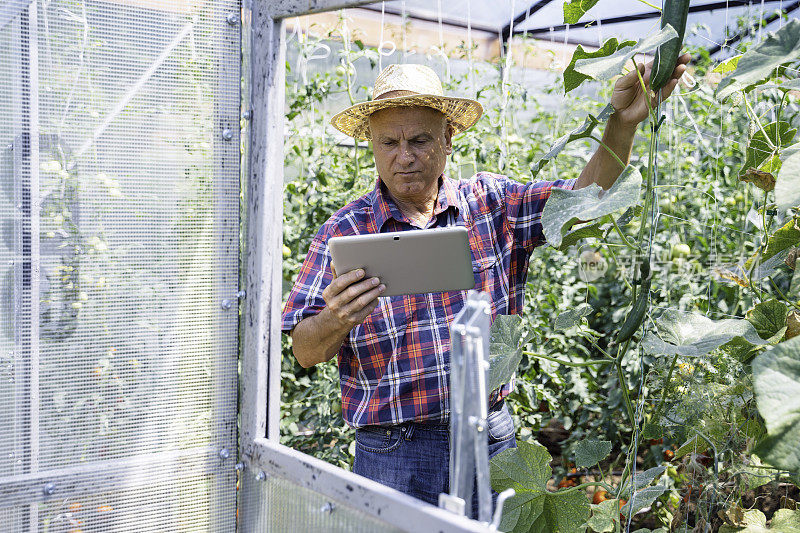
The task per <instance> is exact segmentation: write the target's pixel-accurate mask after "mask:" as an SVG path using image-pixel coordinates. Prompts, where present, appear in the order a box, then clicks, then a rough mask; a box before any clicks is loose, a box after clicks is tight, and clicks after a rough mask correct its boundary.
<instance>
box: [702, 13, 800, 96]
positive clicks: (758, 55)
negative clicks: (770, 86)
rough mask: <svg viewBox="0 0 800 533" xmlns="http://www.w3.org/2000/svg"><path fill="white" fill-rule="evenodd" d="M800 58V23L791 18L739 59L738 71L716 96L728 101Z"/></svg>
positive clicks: (720, 87) (721, 85)
mask: <svg viewBox="0 0 800 533" xmlns="http://www.w3.org/2000/svg"><path fill="white" fill-rule="evenodd" d="M798 58H800V20H797V19H792V20H790V21H789V22H787V23H786V24H784V25H783V27H782V28H781V29H779V30H778V31H776V32H774V33H772V32H770V33H768V34H767V36H766V37H765V38H764V40H763V41H761V42H760V43H759V44H757V45H755V46H754V47H752V48H750V49H749V50H748V51H747V52H745V53H744V54H743V55H742V57H741V58H740V59H739V62H738V64H737V65H736V70H734V71H733V72H732V73H730V74H729V75H728V76H727V77H725V78H724V79H723V80H722V81H721V82H720V84H719V86H718V87H717V97H718V98H720V99H723V98H726V97H728V96H730V95H731V94H733V93H734V92H736V91H740V90H745V91H747V90H750V89H751V88H753V87H755V86H756V85H758V84H759V83H761V82H763V81H765V80H766V79H768V78H769V77H771V76H773V75H774V74H775V72H776V69H778V67H781V66H784V65H786V64H788V63H791V62H792V61H795V60H797V59H798Z"/></svg>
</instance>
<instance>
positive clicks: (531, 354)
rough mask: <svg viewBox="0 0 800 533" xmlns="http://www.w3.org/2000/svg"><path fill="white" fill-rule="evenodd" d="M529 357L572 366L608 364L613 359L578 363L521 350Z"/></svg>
mask: <svg viewBox="0 0 800 533" xmlns="http://www.w3.org/2000/svg"><path fill="white" fill-rule="evenodd" d="M522 353H524V354H525V355H527V356H529V357H538V358H540V359H547V360H548V361H552V362H554V363H559V364H561V365H566V366H574V367H584V366H594V365H608V364H611V363H613V362H614V361H611V360H606V359H590V360H588V361H581V362H579V363H575V362H573V361H567V360H566V359H559V358H558V357H550V356H549V355H544V354H541V353H534V352H522Z"/></svg>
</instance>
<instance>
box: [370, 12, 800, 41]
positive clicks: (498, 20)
mask: <svg viewBox="0 0 800 533" xmlns="http://www.w3.org/2000/svg"><path fill="white" fill-rule="evenodd" d="M655 2H656V3H658V0H655ZM563 4H564V2H563V0H527V1H522V0H492V1H481V0H446V1H445V0H436V1H433V0H389V1H386V2H384V3H383V4H381V3H378V4H374V5H371V6H367V7H366V8H365V9H370V10H374V11H381V9H383V10H384V12H385V13H390V14H395V15H399V14H404V13H405V14H406V15H407V16H408V17H409V18H412V19H421V20H428V21H433V22H438V21H440V20H441V22H442V23H443V24H447V25H450V26H458V27H463V28H467V27H470V28H472V29H474V30H479V31H490V32H496V33H497V34H498V37H499V38H501V39H506V38H507V37H508V35H510V34H512V33H513V34H519V35H522V34H526V35H529V36H532V37H536V38H539V39H546V40H553V41H558V42H568V43H573V44H585V45H591V46H599V45H600V43H602V42H603V41H604V40H605V39H608V38H609V37H618V38H625V39H639V38H641V37H643V36H644V35H647V34H648V33H650V32H652V31H653V30H654V29H656V28H658V27H659V16H660V13H659V11H658V10H656V9H653V8H652V7H649V6H648V5H647V4H645V3H644V2H643V1H641V0H615V1H614V2H610V1H608V0H605V1H604V0H600V2H598V3H597V5H595V6H594V7H592V8H591V9H589V10H588V11H587V12H586V14H585V15H584V16H583V17H582V18H581V20H580V21H579V22H578V23H577V24H573V25H565V24H564V15H563V8H562V6H563ZM798 7H800V0H760V1H755V0H727V1H719V0H695V1H692V3H691V7H690V13H689V20H688V25H687V28H690V29H692V31H689V32H687V38H686V41H687V43H689V44H692V45H697V46H702V47H704V48H707V49H709V51H710V52H711V53H717V52H720V51H722V53H723V54H725V52H726V51H727V48H728V46H730V45H732V44H734V43H735V42H737V41H738V40H740V39H741V38H743V37H746V36H747V35H748V34H749V32H748V31H747V30H745V31H744V32H742V31H741V30H740V29H739V28H738V25H737V20H738V19H739V18H740V17H745V18H747V19H748V20H750V21H751V23H750V26H751V27H753V29H754V30H755V32H756V33H757V32H758V31H761V32H763V31H774V30H777V29H778V28H779V27H780V25H782V24H783V18H782V17H780V16H779V15H778V13H777V11H778V10H779V9H780V10H783V12H784V13H786V14H787V15H789V16H792V13H797V12H798V11H797V10H798ZM759 19H763V20H764V21H765V23H766V24H765V25H764V26H763V27H762V28H761V29H760V30H759V29H756V28H755V25H754V24H753V22H755V21H757V20H759ZM726 28H727V32H726ZM726 34H727V42H726Z"/></svg>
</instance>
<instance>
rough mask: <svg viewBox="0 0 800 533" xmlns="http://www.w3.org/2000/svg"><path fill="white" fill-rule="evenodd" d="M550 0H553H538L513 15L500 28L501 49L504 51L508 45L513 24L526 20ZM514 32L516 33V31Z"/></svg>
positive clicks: (550, 0)
mask: <svg viewBox="0 0 800 533" xmlns="http://www.w3.org/2000/svg"><path fill="white" fill-rule="evenodd" d="M552 1H553V0H538V1H537V2H536V3H534V4H532V5H531V6H530V7H528V9H526V10H525V11H523V12H521V13H520V14H519V15H517V16H516V17H514V20H512V21H511V22H509V23H508V24H506V25H505V26H503V28H502V29H501V30H500V45H501V47H502V49H503V51H505V49H506V47H507V46H508V39H509V37H511V31H512V29H513V28H514V26H516V25H518V24H522V23H523V22H525V21H526V20H528V19H529V18H530V16H531V15H533V14H534V13H536V12H537V11H539V10H540V9H542V8H543V7H545V6H546V5H548V4H549V3H551V2H552ZM514 33H515V34H516V32H514Z"/></svg>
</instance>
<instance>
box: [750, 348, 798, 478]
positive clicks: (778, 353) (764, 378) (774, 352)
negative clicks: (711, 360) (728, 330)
mask: <svg viewBox="0 0 800 533" xmlns="http://www.w3.org/2000/svg"><path fill="white" fill-rule="evenodd" d="M753 380H754V386H755V391H756V400H757V402H758V411H759V413H761V416H762V417H764V421H765V422H766V424H767V433H768V436H767V438H766V439H765V440H764V441H762V442H761V443H760V444H759V446H758V448H757V449H756V453H757V454H758V455H759V456H760V457H761V458H762V459H763V460H764V461H766V462H767V463H769V464H771V465H774V466H777V467H779V468H785V469H787V470H791V471H793V472H797V471H800V446H798V445H797V443H798V442H800V337H795V338H793V339H791V340H788V341H786V342H782V343H780V344H778V345H776V346H774V347H773V348H772V349H770V350H768V351H766V352H764V353H762V354H760V355H759V356H757V357H756V358H755V359H754V360H753Z"/></svg>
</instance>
